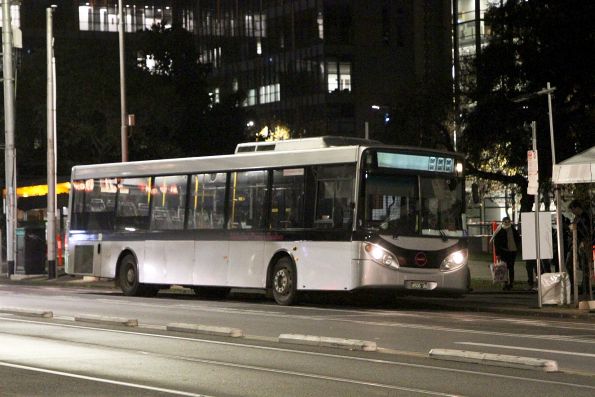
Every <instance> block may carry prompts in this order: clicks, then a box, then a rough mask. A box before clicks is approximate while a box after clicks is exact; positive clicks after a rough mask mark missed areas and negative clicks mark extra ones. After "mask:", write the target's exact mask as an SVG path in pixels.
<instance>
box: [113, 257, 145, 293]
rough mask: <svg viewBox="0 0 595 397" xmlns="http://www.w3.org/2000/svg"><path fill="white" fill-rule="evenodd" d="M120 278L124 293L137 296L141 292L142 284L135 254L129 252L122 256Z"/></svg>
mask: <svg viewBox="0 0 595 397" xmlns="http://www.w3.org/2000/svg"><path fill="white" fill-rule="evenodd" d="M118 280H119V284H120V289H121V290H122V292H123V293H124V295H126V296H135V295H139V294H140V292H141V291H140V290H141V285H140V283H139V282H138V268H137V266H136V260H135V259H134V256H132V255H130V254H128V255H126V256H124V257H123V258H122V261H121V263H120V273H119V277H118Z"/></svg>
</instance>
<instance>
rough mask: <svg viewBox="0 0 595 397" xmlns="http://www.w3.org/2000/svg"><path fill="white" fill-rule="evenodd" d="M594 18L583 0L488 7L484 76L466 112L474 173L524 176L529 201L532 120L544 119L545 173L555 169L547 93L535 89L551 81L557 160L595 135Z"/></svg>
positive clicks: (540, 125) (594, 9) (477, 67)
mask: <svg viewBox="0 0 595 397" xmlns="http://www.w3.org/2000/svg"><path fill="white" fill-rule="evenodd" d="M593 18H595V2H592V1H583V0H526V1H522V0H508V1H506V2H505V3H504V4H503V5H500V6H491V7H490V8H489V10H488V11H487V13H486V15H485V26H486V30H489V31H490V37H489V41H488V44H487V46H486V47H485V48H483V49H482V51H481V53H480V54H478V55H477V57H476V59H475V63H474V65H473V68H474V74H475V76H476V80H475V83H474V84H473V86H471V87H469V90H468V92H467V96H468V97H469V98H470V99H471V101H472V102H473V104H474V106H472V107H471V108H470V110H468V111H467V112H465V114H464V119H463V120H464V128H465V129H464V136H463V139H462V144H463V150H464V151H466V153H467V154H468V164H469V169H470V170H471V174H474V175H476V176H480V177H483V178H487V179H491V180H498V181H501V182H503V183H505V184H508V183H513V184H516V185H517V186H518V187H520V189H521V192H522V193H523V195H524V197H525V200H524V201H522V204H523V203H528V202H529V201H528V200H526V185H527V182H526V170H525V168H526V151H527V150H528V149H531V147H532V146H531V130H530V128H529V125H530V123H531V121H536V122H537V132H538V137H537V143H538V150H539V170H540V180H541V181H545V180H547V179H548V178H549V177H550V176H551V148H550V136H549V122H548V114H547V100H546V97H545V96H537V95H534V94H535V93H536V92H538V91H540V90H542V89H543V88H544V87H545V86H546V84H547V82H551V84H552V86H555V87H556V91H555V96H554V101H553V106H554V107H553V116H554V117H553V118H554V130H555V135H556V137H555V138H556V141H555V146H556V161H561V160H564V159H565V158H568V157H570V156H571V155H573V154H575V153H577V152H580V151H582V150H585V149H587V148H589V147H591V146H592V145H593V143H594V139H595V94H594V93H595V73H593V70H595V59H594V58H593V57H592V56H590V54H593V53H594V52H595V35H594V34H593V27H592V26H593V25H592V23H593ZM519 99H521V100H520V101H519ZM525 99H526V100H525ZM524 209H527V206H526V205H525V208H523V210H524Z"/></svg>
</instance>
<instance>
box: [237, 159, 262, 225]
mask: <svg viewBox="0 0 595 397" xmlns="http://www.w3.org/2000/svg"><path fill="white" fill-rule="evenodd" d="M267 179H268V172H267V171H264V170H259V171H244V172H232V173H231V186H230V190H231V192H230V195H229V199H230V204H229V208H230V216H229V228H230V229H262V228H263V227H264V219H265V216H264V215H265V199H266V194H267Z"/></svg>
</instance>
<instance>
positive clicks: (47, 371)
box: [0, 361, 209, 397]
mask: <svg viewBox="0 0 595 397" xmlns="http://www.w3.org/2000/svg"><path fill="white" fill-rule="evenodd" d="M0 366H3V367H9V368H16V369H22V370H27V371H34V372H42V373H44V374H51V375H60V376H65V377H68V378H75V379H83V380H89V381H93V382H101V383H109V384H111V385H118V386H125V387H133V388H136V389H143V390H151V391H156V392H160V393H168V394H175V395H178V396H189V397H209V396H207V395H205V394H196V393H189V392H185V391H181V390H173V389H164V388H161V387H153V386H148V385H141V384H138V383H129V382H120V381H117V380H112V379H105V378H97V377H94V376H85V375H78V374H73V373H71V372H63V371H54V370H51V369H45V368H37V367H30V366H28V365H19V364H12V363H7V362H4V361H0Z"/></svg>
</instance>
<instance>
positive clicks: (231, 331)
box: [165, 323, 244, 338]
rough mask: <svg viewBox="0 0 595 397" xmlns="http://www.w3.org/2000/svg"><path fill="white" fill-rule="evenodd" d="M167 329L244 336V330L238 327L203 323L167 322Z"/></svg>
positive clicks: (234, 336) (203, 333) (236, 336)
mask: <svg viewBox="0 0 595 397" xmlns="http://www.w3.org/2000/svg"><path fill="white" fill-rule="evenodd" d="M165 329H166V330H168V331H176V332H189V333H193V334H202V335H212V336H229V337H232V338H241V337H243V336H244V331H243V330H241V329H238V328H230V327H217V326H210V325H201V324H186V323H172V324H167V326H166V327H165Z"/></svg>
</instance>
